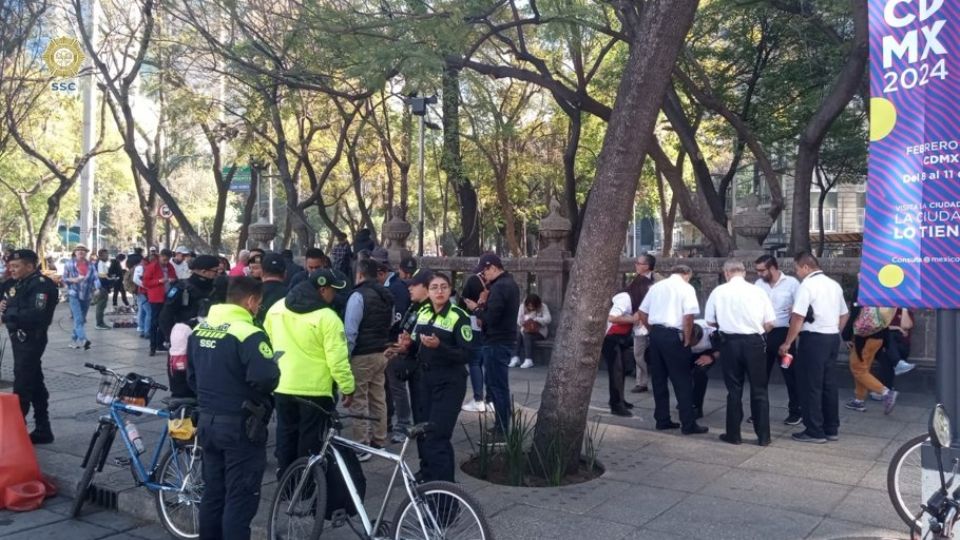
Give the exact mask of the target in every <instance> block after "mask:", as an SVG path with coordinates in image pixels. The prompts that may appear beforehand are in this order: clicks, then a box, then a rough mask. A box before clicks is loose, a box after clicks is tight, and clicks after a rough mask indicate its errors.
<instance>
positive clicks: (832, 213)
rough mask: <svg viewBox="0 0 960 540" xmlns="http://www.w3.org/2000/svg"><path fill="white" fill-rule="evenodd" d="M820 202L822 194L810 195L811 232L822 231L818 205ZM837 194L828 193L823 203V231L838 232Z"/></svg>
mask: <svg viewBox="0 0 960 540" xmlns="http://www.w3.org/2000/svg"><path fill="white" fill-rule="evenodd" d="M819 201H820V192H819V191H812V192H811V193H810V231H811V232H819V231H820V214H819V208H818V203H819ZM837 214H838V212H837V192H835V191H833V192H830V193H827V197H826V198H825V199H824V201H823V230H824V232H837V225H838V223H837Z"/></svg>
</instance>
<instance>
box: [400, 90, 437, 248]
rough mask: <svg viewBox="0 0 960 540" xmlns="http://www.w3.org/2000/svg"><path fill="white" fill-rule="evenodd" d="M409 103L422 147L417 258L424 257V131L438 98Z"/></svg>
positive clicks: (420, 149) (417, 99)
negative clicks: (429, 107)
mask: <svg viewBox="0 0 960 540" xmlns="http://www.w3.org/2000/svg"><path fill="white" fill-rule="evenodd" d="M407 103H408V104H409V105H410V112H411V113H412V114H413V115H415V116H419V117H420V146H419V149H418V152H417V154H418V155H417V159H418V161H419V162H420V187H419V193H418V195H417V206H418V207H419V209H420V215H419V218H418V221H419V224H418V225H417V256H418V257H423V227H424V219H423V205H424V198H423V172H424V171H423V162H424V154H423V130H424V128H425V126H424V123H425V117H426V115H427V105H433V104H436V103H437V96H427V97H410V98H408V99H407Z"/></svg>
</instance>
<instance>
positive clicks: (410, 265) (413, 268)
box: [400, 255, 417, 274]
mask: <svg viewBox="0 0 960 540" xmlns="http://www.w3.org/2000/svg"><path fill="white" fill-rule="evenodd" d="M400 269H401V270H403V271H404V272H406V273H408V274H415V273H416V272H417V260H416V259H414V258H413V257H411V256H409V255H408V256H406V257H404V258H402V259H400Z"/></svg>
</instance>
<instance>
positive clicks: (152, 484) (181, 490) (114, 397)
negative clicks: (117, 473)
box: [70, 363, 203, 539]
mask: <svg viewBox="0 0 960 540" xmlns="http://www.w3.org/2000/svg"><path fill="white" fill-rule="evenodd" d="M84 366H85V367H87V368H90V369H93V370H95V371H98V372H100V375H101V380H100V387H99V389H98V391H97V403H98V404H100V405H103V406H106V407H109V411H110V412H109V414H105V415H103V416H101V417H100V419H99V424H98V425H97V429H96V430H95V431H94V432H93V436H92V437H91V439H90V445H89V446H88V447H87V451H86V453H85V455H84V457H83V462H82V463H81V465H80V466H81V467H83V469H84V470H83V475H82V476H81V478H80V481H79V482H78V483H77V497H76V499H74V501H73V506H72V508H71V510H70V516H71V517H77V516H78V515H79V513H80V509H81V508H82V507H83V503H84V502H85V500H86V498H87V496H88V491H89V488H90V482H91V480H93V475H94V473H95V472H101V471H103V467H104V464H105V463H106V460H107V456H108V454H109V453H110V446H111V445H112V444H113V440H114V437H115V436H116V435H117V433H118V432H119V433H120V439H121V440H122V441H123V445H124V448H125V449H126V451H127V454H128V455H129V458H117V460H116V463H117V465H121V466H122V465H124V464H129V466H130V469H131V471H132V473H133V478H134V481H135V482H136V484H137V486H144V487H146V488H147V489H148V490H150V491H151V492H153V493H154V494H156V506H157V514H158V515H159V516H160V521H161V522H162V523H163V526H164V528H166V529H167V531H168V532H169V533H170V534H171V535H173V536H174V537H176V538H181V539H191V538H198V537H199V536H200V534H199V509H200V497H201V495H202V493H203V475H202V474H201V472H202V469H201V468H202V465H203V452H202V449H201V447H200V446H199V445H198V443H197V438H196V437H195V436H194V434H193V430H192V426H191V425H190V424H189V423H185V422H186V419H187V418H189V417H190V414H189V413H190V411H191V409H193V408H194V407H195V406H196V400H194V399H190V398H179V399H177V398H174V399H169V400H166V404H167V408H165V409H153V408H149V407H147V405H149V403H150V400H151V399H152V398H153V395H154V393H155V392H156V391H157V390H167V387H166V386H164V385H162V384H160V383H158V382H156V381H154V380H153V379H151V378H149V377H142V376H140V375H137V374H136V373H129V374H127V375H125V376H123V375H119V374H118V373H116V372H115V371H113V370H112V369H109V368H106V367H104V366H101V365H96V364H90V363H85V364H84ZM144 414H146V415H152V416H156V417H159V418H161V419H164V420H166V422H164V427H163V433H162V434H161V436H160V442H159V443H158V444H157V448H156V450H154V452H153V459H152V460H151V461H150V463H149V465H146V464H144V462H143V461H142V460H141V459H140V454H141V453H143V452H144V450H145V448H144V447H143V441H142V439H141V438H140V435H139V432H138V431H137V430H136V427H135V426H132V423H128V422H129V420H127V417H128V416H140V415H144ZM170 420H174V421H175V422H176V421H177V420H179V421H180V422H181V423H184V425H185V426H187V427H186V429H184V428H183V427H182V426H177V425H175V427H176V428H178V429H176V433H171V432H170V425H169V424H170V422H169V421H170ZM131 426H132V427H131ZM164 448H166V449H167V450H166V452H163V450H164ZM161 452H163V453H162V455H161Z"/></svg>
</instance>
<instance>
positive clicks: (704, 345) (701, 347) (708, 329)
mask: <svg viewBox="0 0 960 540" xmlns="http://www.w3.org/2000/svg"><path fill="white" fill-rule="evenodd" d="M693 324H696V325H697V326H699V327H700V328H703V337H702V338H700V341H698V342H696V343H694V344H693V346H692V347H690V352H692V353H693V354H700V353H702V352H704V351H708V350H710V349H712V348H713V344H712V343H710V336H712V335H713V333H714V332H716V331H717V329H716V328H714V327H712V326H710V325H709V324H707V321H705V320H703V319H697V320H695V321H693Z"/></svg>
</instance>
